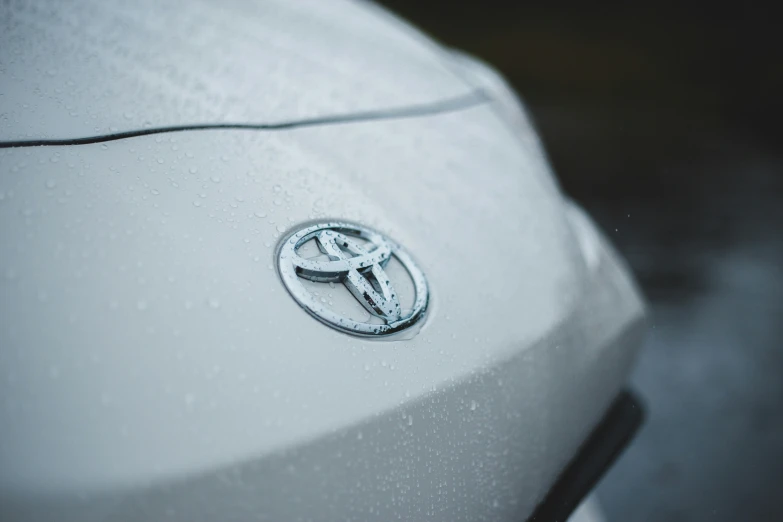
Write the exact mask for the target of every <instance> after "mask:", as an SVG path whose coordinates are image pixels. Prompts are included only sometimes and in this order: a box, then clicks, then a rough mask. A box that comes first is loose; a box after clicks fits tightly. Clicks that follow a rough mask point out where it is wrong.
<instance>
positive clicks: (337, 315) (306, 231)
mask: <svg viewBox="0 0 783 522" xmlns="http://www.w3.org/2000/svg"><path fill="white" fill-rule="evenodd" d="M312 242H314V243H315V245H317V250H316V249H314V248H311V250H312V253H314V254H315V255H311V256H309V257H306V255H304V253H303V250H304V248H303V247H304V246H305V245H306V244H308V243H310V244H311V243H312ZM277 252H278V254H277V255H278V258H277V261H278V263H277V265H278V270H279V273H280V277H281V278H282V280H283V283H284V284H285V286H286V288H287V289H288V291H289V292H290V294H291V295H292V296H293V297H294V299H296V301H297V302H298V303H299V304H300V305H301V306H302V307H303V308H304V309H305V310H307V311H308V312H309V313H310V314H311V315H312V316H314V317H315V318H316V319H318V320H320V321H321V322H323V323H326V324H327V325H329V326H331V327H333V328H336V329H338V330H341V331H343V332H347V333H350V334H355V335H363V336H371V337H375V336H386V335H389V334H393V333H396V332H401V331H403V330H405V329H407V328H410V327H411V326H413V325H414V324H416V323H418V322H419V321H421V319H423V318H424V313H425V311H426V309H427V303H428V300H429V291H428V288H427V280H426V279H425V277H424V274H423V273H422V271H421V270H420V269H419V267H418V266H417V265H416V263H415V262H414V261H413V259H411V257H410V256H409V255H408V253H407V252H406V251H405V250H404V249H403V248H401V247H400V246H399V245H398V244H397V243H395V242H393V241H392V240H390V239H389V238H387V237H385V236H383V235H382V234H381V233H379V232H376V231H375V230H372V229H370V228H368V227H365V226H363V225H357V224H354V223H348V222H343V221H332V222H323V223H315V224H308V225H307V226H305V227H304V228H301V229H298V230H294V231H293V232H291V234H290V235H288V236H286V237H285V238H284V239H283V240H282V241H281V243H280V247H279V248H278V251H277ZM392 259H395V260H396V261H397V262H399V264H400V265H401V266H402V268H404V271H402V270H397V275H400V274H402V273H404V272H407V275H408V276H409V277H410V283H412V284H408V286H409V287H411V288H412V292H411V293H412V296H411V297H412V300H411V301H412V302H411V304H410V307H403V306H402V305H401V304H400V298H399V296H398V295H397V291H396V290H395V287H394V286H393V285H392V282H391V280H390V277H389V274H388V270H387V265H388V263H389V262H390V261H391V260H392ZM305 281H308V282H311V283H323V285H317V286H319V287H320V286H323V287H325V290H323V291H318V290H316V291H315V292H314V291H311V288H312V287H313V285H312V284H309V286H306V283H305ZM327 284H328V285H327ZM336 284H342V285H344V287H345V288H346V289H347V290H348V291H349V292H350V294H351V295H353V297H354V298H355V300H356V301H358V302H359V304H361V306H362V307H363V309H364V310H366V312H367V313H369V316H368V315H367V313H364V315H365V317H366V320H358V319H357V318H356V317H350V315H349V314H346V313H344V311H343V312H342V313H341V311H338V310H336V309H335V307H332V306H329V305H331V304H332V303H331V302H328V301H326V299H325V298H324V297H320V298H319V297H318V295H317V294H326V293H327V291H330V288H334V287H335V285H336ZM349 300H350V297H349ZM350 301H352V300H350Z"/></svg>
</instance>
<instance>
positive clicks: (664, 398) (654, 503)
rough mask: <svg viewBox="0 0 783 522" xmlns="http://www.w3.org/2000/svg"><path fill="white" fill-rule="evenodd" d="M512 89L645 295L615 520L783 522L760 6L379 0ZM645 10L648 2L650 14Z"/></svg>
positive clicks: (771, 43) (782, 365) (778, 223)
mask: <svg viewBox="0 0 783 522" xmlns="http://www.w3.org/2000/svg"><path fill="white" fill-rule="evenodd" d="M382 3H384V4H387V5H389V6H390V7H392V8H393V9H394V10H396V11H397V12H399V13H401V14H402V15H403V16H405V17H406V18H408V19H410V20H412V21H414V22H415V23H416V24H418V25H419V26H420V27H422V28H424V29H425V30H426V31H428V32H430V33H432V34H433V35H435V36H436V37H438V38H439V39H440V40H441V41H443V42H444V43H446V44H450V45H453V46H455V47H459V48H462V49H464V50H467V51H468V52H470V53H472V54H475V55H477V56H479V57H481V58H483V59H485V60H486V61H488V62H490V63H492V64H493V65H495V66H496V67H498V68H499V69H500V70H501V71H502V72H503V73H504V74H505V75H506V76H507V77H508V78H509V80H510V81H511V82H512V83H513V84H514V85H515V86H516V87H517V88H518V90H519V91H520V92H521V93H522V94H523V95H524V97H525V99H526V101H527V103H528V105H529V106H530V108H531V111H532V113H533V116H534V117H535V119H536V123H537V124H538V126H539V129H540V130H541V132H542V134H543V137H544V141H545V143H546V145H547V148H548V151H549V153H550V154H551V157H552V161H553V163H554V165H555V168H556V169H557V172H558V175H559V178H560V180H561V182H562V184H563V187H564V189H565V190H566V191H567V192H568V193H570V194H571V195H572V196H573V197H574V198H575V199H576V200H578V201H579V202H580V203H581V204H582V205H583V206H585V207H586V208H587V209H588V210H589V211H590V212H591V214H592V215H593V216H594V217H595V218H596V220H597V221H598V222H599V224H600V225H601V226H602V227H603V229H604V230H605V231H606V232H607V234H608V235H609V236H610V237H611V238H612V239H613V241H614V242H615V244H616V245H617V246H618V248H619V250H620V251H621V252H622V253H623V254H624V255H625V256H626V258H627V259H628V261H629V263H630V265H631V267H632V268H633V270H634V271H635V272H636V274H637V276H638V278H639V280H640V281H641V284H642V286H643V288H644V290H645V292H646V294H647V296H648V298H649V299H650V302H651V309H652V320H651V332H650V336H649V339H648V342H647V344H646V346H645V348H644V350H643V352H642V354H641V357H640V360H639V364H638V366H637V369H636V371H635V373H634V375H633V377H632V380H633V384H634V386H635V387H636V388H637V389H638V390H639V391H640V392H641V395H642V396H643V397H644V398H645V399H646V401H647V404H648V414H649V415H648V421H647V423H646V425H645V426H644V428H643V430H642V431H641V433H640V435H639V437H638V438H637V439H636V441H635V442H634V443H633V445H632V446H631V447H630V448H629V450H628V451H627V452H626V453H625V454H624V455H623V457H622V458H621V460H620V461H619V462H618V464H617V465H616V466H615V468H613V470H612V471H611V472H610V473H609V474H608V475H607V477H606V478H605V479H604V481H603V482H602V484H601V485H600V487H599V490H598V492H599V497H600V498H601V501H602V504H603V507H604V509H605V511H606V514H607V515H608V517H607V518H608V519H609V520H610V521H624V522H633V521H676V522H680V521H683V522H686V521H687V522H690V521H699V520H710V521H716V522H720V521H731V522H735V521H737V520H759V521H767V520H770V521H771V520H783V495H782V494H781V492H783V148H781V147H780V146H779V144H780V143H781V142H783V140H781V137H783V132H781V128H782V127H781V126H780V121H781V118H780V117H781V115H783V111H782V110H781V103H782V102H781V98H780V93H781V92H783V65H781V64H783V47H782V44H781V43H780V42H779V41H778V40H779V37H778V35H777V33H778V29H777V27H776V26H775V20H776V18H775V17H773V16H772V14H771V12H764V11H763V10H761V8H760V7H759V5H758V4H756V5H755V6H754V7H753V8H752V9H753V10H751V7H743V6H741V5H739V4H735V5H731V6H727V7H726V8H722V7H721V6H715V5H705V6H702V5H699V4H697V3H694V2H678V3H672V4H671V5H669V4H666V3H663V2H656V3H654V4H652V3H646V2H641V3H635V4H634V5H633V6H625V7H619V6H617V7H613V8H609V7H603V8H601V9H596V8H595V7H594V6H592V5H591V6H590V7H589V8H588V7H586V6H583V5H581V3H579V2H575V1H559V2H548V3H546V4H543V3H541V4H537V3H531V2H511V1H505V2H504V1H500V0H487V1H484V2H480V3H479V2H472V3H468V2H458V1H457V0H452V1H451V2H445V1H435V0H432V1H430V2H414V1H413V0H387V1H384V2H382ZM647 4H649V5H647Z"/></svg>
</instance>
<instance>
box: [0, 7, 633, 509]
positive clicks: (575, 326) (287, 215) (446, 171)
mask: <svg viewBox="0 0 783 522" xmlns="http://www.w3.org/2000/svg"><path fill="white" fill-rule="evenodd" d="M15 5H16V6H17V7H16V9H17V11H13V13H14V15H13V17H12V19H13V20H22V22H19V24H18V26H14V27H15V28H14V31H16V32H14V31H11V32H8V31H6V32H5V34H6V35H8V34H12V35H19V34H23V35H29V34H30V33H29V31H30V30H31V29H29V28H27V29H25V27H26V26H23V25H24V24H29V25H30V26H31V27H32V26H33V25H34V24H36V23H43V24H44V25H45V26H46V27H50V26H52V25H53V24H54V25H56V21H57V20H62V19H63V17H65V18H69V17H70V18H73V19H75V20H82V19H81V18H80V17H84V19H83V20H82V22H81V24H82V25H83V26H87V27H88V28H92V27H93V24H94V25H95V27H98V28H100V27H104V28H105V27H109V26H111V25H112V23H114V24H115V25H117V27H118V29H117V34H116V35H114V37H115V38H116V42H115V43H114V44H107V45H108V47H109V48H110V49H109V50H110V51H112V50H113V51H114V52H115V53H118V52H119V53H120V54H122V52H130V50H137V49H141V50H143V51H144V52H143V53H141V54H140V55H139V56H142V57H143V56H157V58H156V62H155V63H161V64H162V66H161V68H153V69H149V70H147V69H145V66H147V65H149V64H146V63H142V62H143V60H142V59H141V58H140V57H139V56H135V55H133V56H135V57H131V55H130V54H129V55H128V56H127V57H126V58H124V60H125V61H124V62H122V61H116V62H115V63H116V64H120V63H122V67H119V66H118V67H117V68H116V69H111V68H110V69H106V67H104V65H103V62H101V61H100V60H101V56H100V53H97V57H96V58H94V59H86V58H84V63H82V62H81V61H80V60H81V59H82V58H79V60H77V59H76V58H75V57H74V56H73V55H71V54H70V53H71V52H72V50H73V49H72V48H71V47H69V45H70V44H73V45H74V46H79V45H82V43H83V41H86V42H88V43H89V45H91V46H92V47H95V46H96V45H97V46H98V47H100V46H101V42H100V41H99V42H95V41H92V40H90V38H89V35H90V34H92V33H90V31H91V30H92V29H90V31H87V34H86V35H82V36H74V35H71V36H65V35H64V34H63V31H62V27H58V28H57V29H56V30H54V29H53V30H52V31H51V32H47V33H46V36H45V37H42V38H39V39H38V40H36V41H35V42H33V41H26V40H24V39H23V40H19V39H13V40H10V41H11V42H12V43H13V45H5V44H3V45H0V49H2V51H0V58H1V59H2V64H3V67H4V68H5V71H6V72H5V73H4V74H6V75H7V76H6V77H7V78H11V77H13V78H16V79H18V78H24V79H25V82H28V83H25V82H22V83H19V82H15V81H10V80H9V81H6V80H3V83H4V86H3V89H4V90H5V93H4V96H3V97H0V104H2V109H1V110H0V112H3V113H4V114H7V115H11V116H10V118H9V117H7V118H6V119H5V121H4V124H3V125H0V138H2V139H4V140H5V139H20V138H30V137H49V138H51V137H57V138H68V137H76V136H84V135H92V134H100V133H106V132H117V131H120V132H121V131H123V130H128V129H133V128H139V127H144V126H145V125H147V124H148V123H151V124H153V125H173V124H182V123H193V122H203V121H218V122H226V121H282V120H285V119H291V118H302V117H312V116H323V115H325V114H343V113H351V112H356V111H362V110H373V109H379V108H388V107H398V106H411V105H420V104H427V103H435V102H437V101H438V100H443V99H446V98H448V97H450V96H455V95H464V94H465V93H471V92H479V91H477V89H480V92H482V93H487V94H488V96H487V99H486V101H485V102H482V103H479V104H474V105H471V106H469V107H466V108H464V109H461V110H452V111H446V112H443V113H440V114H430V115H422V116H421V117H407V118H379V119H372V120H371V121H370V120H368V121H354V122H349V123H345V124H338V125H321V126H318V125H316V126H312V127H308V128H296V129H289V130H277V131H269V132H263V131H252V130H248V131H241V130H214V129H213V130H204V131H197V132H195V131H192V132H188V131H185V132H178V133H166V134H156V135H150V136H141V137H134V138H129V139H123V140H117V141H111V142H107V143H94V144H88V145H78V146H60V147H33V148H6V149H0V173H2V176H0V191H2V194H3V200H2V201H1V202H0V239H1V240H2V244H3V245H4V246H3V251H2V255H0V268H2V270H3V273H4V274H5V276H4V277H3V278H2V281H0V285H1V286H2V293H1V294H0V312H1V315H0V346H2V349H0V367H2V371H3V377H2V379H0V396H1V397H3V401H2V402H0V427H1V428H0V430H1V431H0V433H1V436H0V499H2V505H3V507H2V509H3V510H5V512H6V513H4V514H8V516H9V517H12V518H11V519H20V520H21V519H24V520H49V519H51V520H81V521H87V520H109V519H111V520H149V519H159V518H163V517H169V518H171V519H175V520H215V519H220V520H251V519H258V520H322V519H329V520H331V519H356V520H371V519H377V520H389V519H390V518H392V517H400V518H402V519H441V520H503V519H518V518H519V517H520V516H523V517H524V516H525V515H526V514H528V513H530V512H531V511H532V509H533V507H535V504H536V502H538V501H539V500H540V499H541V498H542V497H543V495H544V494H545V493H546V491H547V489H548V487H549V486H550V485H551V484H552V482H553V481H554V479H555V477H556V476H557V474H558V472H559V471H560V470H561V469H562V467H563V466H564V465H565V464H566V463H567V462H568V460H569V459H570V458H571V457H572V456H573V454H574V453H575V451H576V449H577V448H578V446H579V444H580V443H581V441H582V440H583V439H584V437H585V436H586V435H587V434H588V433H589V432H590V430H591V428H592V427H593V425H594V424H595V423H596V422H597V421H598V420H599V419H600V417H601V415H602V414H603V412H604V411H605V409H606V408H607V406H608V405H609V403H610V402H611V401H612V399H613V398H614V397H615V396H616V394H617V393H618V392H619V390H620V389H621V387H622V386H623V383H624V381H625V378H626V376H627V373H628V371H629V369H630V366H631V364H632V361H633V357H634V352H635V348H636V346H637V345H638V344H639V341H640V339H641V335H642V332H643V317H644V305H643V303H642V301H641V299H640V297H639V294H638V292H637V289H636V287H635V285H634V283H633V281H632V280H631V278H630V277H629V275H628V272H627V269H626V268H625V267H624V265H623V264H622V262H621V261H620V260H619V259H618V258H617V256H616V254H615V253H614V252H613V251H612V249H611V247H610V246H609V245H608V244H607V242H606V241H605V240H604V239H603V237H602V236H601V234H600V233H599V232H598V231H596V230H595V228H594V227H593V225H592V223H591V222H590V220H589V218H588V217H587V216H585V215H584V213H582V212H581V211H580V210H579V209H578V208H577V207H576V206H574V205H573V204H572V203H570V202H569V201H568V200H567V199H566V198H564V197H563V195H562V194H561V193H560V191H559V189H558V187H557V185H556V184H555V183H554V182H553V178H552V173H551V172H550V169H549V166H548V164H547V161H546V158H545V157H544V155H543V153H542V151H541V148H540V145H539V143H538V140H537V138H536V137H535V134H534V132H533V130H532V127H531V126H530V124H529V120H528V118H527V117H526V116H525V114H524V111H523V109H522V107H521V106H520V105H519V104H517V103H516V102H515V101H514V100H513V98H509V96H508V94H507V93H508V91H507V88H506V87H505V86H504V84H503V83H502V81H501V80H499V79H498V78H496V77H493V76H491V74H489V73H488V72H487V69H486V68H485V67H484V66H483V65H481V64H478V63H477V62H473V61H471V60H469V59H468V58H465V57H462V56H458V57H456V58H455V57H454V56H453V55H451V54H450V53H448V52H446V51H442V50H439V48H438V47H437V46H436V45H435V44H434V43H432V42H430V41H429V40H426V39H425V38H424V37H422V36H420V35H418V34H417V33H413V32H412V31H411V30H410V28H408V27H407V26H405V25H403V24H401V23H400V22H398V21H396V20H395V19H394V18H393V17H390V16H387V15H383V14H379V12H378V10H377V9H376V8H375V7H369V6H365V5H363V4H354V3H351V2H345V3H341V2H337V3H335V4H334V8H333V9H332V10H329V9H326V8H324V7H322V3H321V2H310V3H308V4H307V6H304V4H301V5H300V4H299V3H296V4H294V3H289V2H282V1H280V2H260V3H250V2H248V3H247V4H244V3H241V2H236V3H231V4H230V5H229V6H223V5H222V4H220V5H218V4H217V3H215V4H208V3H196V4H193V5H191V4H187V8H186V7H185V5H184V4H183V5H182V6H180V7H181V8H180V9H175V8H173V7H166V8H163V7H158V5H157V4H153V3H150V4H149V5H148V6H147V9H146V10H144V9H141V8H139V7H133V8H132V7H130V6H126V7H119V6H117V7H116V9H115V7H114V6H112V7H110V6H108V5H107V4H105V3H102V4H101V6H100V7H97V5H98V4H93V3H85V4H83V5H79V6H78V7H69V9H66V8H65V7H59V6H56V5H49V4H45V3H44V4H40V5H39V6H38V9H39V10H38V11H36V10H35V9H33V8H29V7H26V5H27V4H15ZM19 6H22V7H19ZM254 6H255V7H254ZM12 9H13V8H12ZM41 10H42V11H45V13H48V14H47V16H43V15H42V14H41V12H42V11H41ZM256 10H258V12H257V13H255V14H254V15H253V16H255V17H256V18H253V16H251V14H250V13H252V12H255V11H256ZM66 11H68V12H67V13H66ZM18 13H21V15H19V14H18ZM140 13H143V14H140ZM269 13H274V15H275V16H276V17H278V18H275V19H274V20H277V21H276V22H275V24H283V26H282V27H279V26H278V25H275V24H272V23H271V22H270V21H269V18H267V17H266V15H267V14H269ZM181 14H184V15H185V22H187V23H185V22H177V23H175V21H177V20H178V18H177V17H178V16H180V15H181ZM14 17H15V18H14ZM308 17H309V18H308ZM41 20H44V22H41ZM46 20H48V21H46ZM96 20H97V21H96ZM118 20H119V22H118ZM234 20H236V21H237V23H238V24H239V26H240V27H241V29H242V31H245V32H243V33H242V35H245V36H246V33H247V34H254V32H253V28H254V27H255V28H257V32H258V33H259V34H267V33H269V34H277V35H278V36H277V37H276V38H277V39H274V38H268V37H264V39H263V42H259V41H258V40H257V39H251V38H247V39H243V38H239V37H237V36H236V34H235V33H237V32H239V31H238V30H237V31H233V30H232V26H231V24H230V23H229V22H231V21H234ZM167 21H168V23H167ZM188 21H189V22H188ZM120 22H122V23H120ZM13 23H17V22H13ZM46 24H49V25H46ZM139 24H140V25H139ZM194 24H195V25H199V26H203V27H202V28H201V29H200V31H202V32H203V33H209V34H211V35H212V39H211V40H210V39H209V38H207V37H200V38H201V39H199V38H194V39H195V41H197V42H201V41H202V40H204V41H205V42H206V41H209V42H213V43H214V45H218V44H219V47H220V46H222V47H220V49H219V50H218V51H215V53H217V54H225V55H226V57H230V59H231V63H232V64H233V67H237V68H241V69H242V71H241V72H242V74H244V75H245V76H242V77H241V78H239V79H237V76H236V75H234V74H232V70H233V69H231V68H227V69H220V68H217V69H214V70H213V69H210V68H208V67H207V65H209V64H211V65H209V66H210V67H212V66H214V65H215V63H217V61H219V60H217V61H212V60H213V58H214V57H213V56H211V55H210V56H209V57H208V59H203V58H204V57H203V53H201V52H200V50H201V48H200V47H198V46H195V45H194V47H193V48H191V47H190V46H189V45H190V44H189V43H188V42H189V40H188V38H187V37H188V31H189V28H191V27H192V26H193V25H194ZM285 24H288V25H285ZM333 24H336V25H333ZM289 25H290V27H291V31H292V32H291V34H293V35H299V34H300V33H302V35H303V36H306V40H305V41H300V40H297V39H296V38H294V37H293V36H291V35H288V36H286V34H285V33H286V31H284V30H283V29H287V28H288V26H289ZM273 26H274V27H273ZM338 29H342V30H338ZM26 31H27V32H26ZM107 34H108V36H106V37H107V38H108V37H109V36H111V35H112V34H113V33H111V32H109V33H107ZM281 34H282V35H281ZM381 35H382V36H383V37H381ZM158 37H160V38H162V40H161V41H159V42H158V41H157V40H156V38H158ZM8 38H11V37H8ZM362 38H364V40H362ZM127 41H131V42H132V43H133V45H129V44H125V43H123V42H127ZM155 42H158V43H155ZM264 42H266V43H264ZM269 42H272V43H273V44H274V45H272V44H270V43H269ZM334 42H337V43H336V44H335V45H336V47H335V49H327V47H326V46H327V45H330V44H332V43H334ZM358 42H363V45H358ZM202 43H203V42H202ZM338 44H339V45H338ZM112 45H114V46H115V47H114V48H111V46H112ZM235 46H239V47H235ZM285 46H288V47H287V48H286V49H285V50H284V51H282V50H280V49H281V47H285ZM58 48H62V49H64V50H63V51H62V52H61V53H60V54H59V55H58V54H57V52H56V50H57V49H58ZM16 49H19V53H15V52H13V51H14V50H16ZM292 49H293V50H292ZM36 50H37V52H36ZM156 50H157V52H158V54H160V53H164V52H169V51H171V53H172V55H171V56H164V57H163V58H161V57H160V56H158V55H157V54H156ZM43 51H47V52H43ZM338 51H339V52H338ZM107 52H108V51H107ZM278 52H279V53H281V55H275V53H278ZM51 53H54V54H53V55H52V54H51ZM297 53H298V54H297ZM302 53H305V57H303V55H302ZM307 53H311V54H309V55H308V54H307ZM341 53H342V54H341ZM20 55H21V57H20ZM280 56H283V57H282V58H281V57H280ZM292 56H294V57H297V58H291V57H292ZM330 57H334V60H333V61H330ZM69 60H70V61H69ZM267 60H270V62H269V63H272V62H274V63H275V64H277V65H275V66H272V65H269V66H268V67H267V66H262V65H260V64H266V63H267ZM297 60H301V61H297ZM50 61H52V62H53V63H55V64H56V66H57V69H56V73H55V74H54V75H49V74H48V73H47V67H49V66H50V64H49V62H50ZM169 62H171V63H172V64H173V65H172V67H173V69H171V70H169V69H168V68H167V64H168V63H169ZM289 64H294V65H295V66H296V67H294V66H293V65H292V66H291V67H292V68H291V69H289V68H287V67H288V65H289ZM313 64H315V65H313ZM137 66H138V67H139V70H140V71H141V72H140V73H138V75H139V76H140V77H143V78H146V79H145V80H144V81H141V80H139V81H138V82H132V83H125V81H124V79H125V78H126V77H127V76H128V75H135V74H137V73H136V69H135V68H136V67H137ZM198 67H204V68H205V69H203V70H200V72H199V74H198V75H197V76H198V78H200V80H199V81H202V80H203V81H204V82H207V83H209V82H212V83H210V85H211V87H210V88H209V89H206V90H201V91H199V89H198V88H197V87H196V86H195V85H194V84H190V83H187V82H185V83H183V84H182V85H180V86H179V90H176V89H173V87H172V86H171V85H169V84H168V83H167V82H169V81H174V80H172V79H171V78H169V79H167V76H166V75H167V74H170V75H174V76H175V77H176V75H177V74H180V73H181V74H183V75H185V74H187V73H189V71H195V70H197V68H198ZM254 67H257V68H258V70H257V71H255V72H254ZM265 67H266V69H265ZM308 67H310V68H308ZM367 68H369V70H367ZM310 69H314V70H316V71H317V77H311V76H309V75H310V74H311V70H310ZM107 72H108V73H109V74H104V73H107ZM313 74H315V73H313ZM61 75H71V76H67V78H63V77H61ZM145 75H146V76H145ZM194 75H195V73H194ZM31 78H35V81H36V82H37V84H36V85H37V89H38V91H37V93H36V92H34V89H33V90H30V85H29V80H30V79H31ZM104 82H108V83H104ZM156 82H157V83H156ZM175 83H176V82H175ZM235 83H236V84H239V86H238V87H236V86H235V85H234V84H235ZM392 84H393V85H392ZM270 85H273V86H277V87H276V88H275V87H270ZM287 85H288V86H290V89H289V88H288V87H286V86H287ZM155 86H158V87H160V86H163V87H165V88H161V91H160V93H159V92H158V91H157V90H156V89H155ZM235 87H236V89H237V90H235V91H232V89H234V88H235ZM58 89H59V91H58ZM103 89H106V91H105V92H108V93H111V96H108V95H105V96H104V90H103ZM171 89H173V90H171ZM210 89H213V90H214V92H215V93H218V94H219V93H224V92H225V93H227V94H225V99H216V98H214V96H212V95H210V94H209V93H210V92H212V91H210ZM311 90H312V92H311ZM192 91H195V92H199V93H201V95H203V96H204V99H203V100H198V101H193V100H192V99H191V98H190V94H191V92H192ZM229 91H230V92H229ZM44 92H46V93H57V96H55V97H54V98H51V97H47V96H43V95H42V94H41V93H44ZM163 92H165V93H166V96H167V97H164V96H163V94H161V93H163ZM91 93H92V94H94V95H91ZM33 96H35V98H34V100H37V101H33V98H31V97H33ZM158 96H160V97H158ZM211 96H212V97H211ZM44 98H46V100H45V99H44ZM189 103H192V104H193V105H192V106H193V107H196V108H195V109H194V110H193V111H186V110H181V108H182V107H187V106H189V105H188V104H189ZM71 112H73V113H75V114H77V116H69V115H68V114H70V113H71ZM126 114H127V115H130V116H129V117H126V116H125V115H126ZM316 218H318V219H321V218H340V219H347V220H351V221H356V222H361V223H365V224H367V225H369V226H372V227H374V228H376V229H378V230H380V231H382V232H384V233H386V234H388V235H389V236H390V237H392V238H393V239H394V240H395V241H398V242H399V243H400V244H402V245H404V247H405V248H406V249H407V250H408V251H409V252H410V253H411V254H412V255H413V256H414V257H415V258H416V260H417V263H418V264H419V265H420V266H421V268H422V269H423V271H424V273H425V274H426V276H427V278H428V280H429V284H430V290H431V295H432V301H431V307H430V310H429V312H428V317H427V319H426V322H425V324H424V327H423V329H422V330H421V331H420V332H418V333H417V335H415V336H413V337H412V338H409V339H405V340H401V341H394V342H379V341H377V340H373V339H362V338H356V337H351V336H348V335H346V334H343V333H340V332H337V331H335V330H332V329H330V328H328V327H327V326H325V325H323V324H321V323H320V322H318V321H316V320H314V319H313V318H311V317H310V316H308V314H307V313H305V312H304V311H303V310H302V309H301V308H300V307H299V306H298V305H297V304H296V302H295V301H294V300H293V299H291V298H290V296H289V295H288V294H287V293H286V291H285V289H284V287H283V285H282V284H281V282H280V280H279V278H278V275H277V272H276V271H275V270H274V269H273V268H274V265H275V249H276V243H277V241H278V240H279V238H280V237H281V236H283V235H285V233H286V232H287V231H288V230H290V229H292V228H294V227H296V226H298V225H300V224H301V223H303V222H306V221H308V220H312V219H316Z"/></svg>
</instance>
